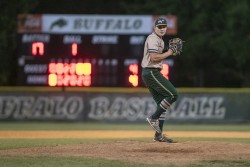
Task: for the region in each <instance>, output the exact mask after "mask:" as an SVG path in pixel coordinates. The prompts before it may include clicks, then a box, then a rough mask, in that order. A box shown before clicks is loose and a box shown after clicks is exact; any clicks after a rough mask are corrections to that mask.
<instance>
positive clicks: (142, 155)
mask: <svg viewBox="0 0 250 167" xmlns="http://www.w3.org/2000/svg"><path fill="white" fill-rule="evenodd" d="M3 155H5V156H6V155H8V156H9V155H15V156H20V155H22V156H84V157H101V158H105V159H110V160H120V161H125V162H136V163H145V164H166V163H167V164H170V163H173V164H179V165H180V164H190V163H196V162H199V161H204V160H242V159H250V144H246V143H231V142H207V141H206V142H200V141H199V142H194V141H192V142H180V143H174V144H168V143H159V142H157V143H153V142H145V141H117V142H111V143H92V144H71V145H58V146H46V147H36V148H19V149H9V150H0V156H3Z"/></svg>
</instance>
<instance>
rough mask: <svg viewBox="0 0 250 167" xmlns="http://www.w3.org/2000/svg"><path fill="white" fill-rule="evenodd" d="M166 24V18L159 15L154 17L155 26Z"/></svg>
mask: <svg viewBox="0 0 250 167" xmlns="http://www.w3.org/2000/svg"><path fill="white" fill-rule="evenodd" d="M160 25H161V26H167V20H166V19H164V18H162V17H159V18H158V19H156V21H155V26H160Z"/></svg>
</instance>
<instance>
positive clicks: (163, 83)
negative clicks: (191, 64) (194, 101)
mask: <svg viewBox="0 0 250 167" xmlns="http://www.w3.org/2000/svg"><path fill="white" fill-rule="evenodd" d="M166 30H167V21H166V19H164V18H158V19H157V20H156V21H155V24H154V31H153V32H152V33H151V34H150V35H149V36H148V37H147V39H146V41H145V45H144V55H143V59H142V62H141V66H142V68H143V69H142V79H143V82H144V83H145V85H146V86H147V88H148V89H149V91H150V93H151V95H152V96H153V99H154V101H155V102H156V104H157V109H156V111H155V112H154V114H153V115H151V116H150V117H148V118H147V119H146V120H147V121H148V123H149V124H150V125H151V126H152V128H153V129H154V130H155V131H156V132H155V136H154V141H159V142H167V143H174V142H175V141H174V140H172V139H170V138H168V137H166V136H165V135H164V134H162V131H163V124H164V120H165V116H166V114H165V113H166V110H167V109H168V108H169V107H170V105H171V104H172V103H174V102H175V101H176V100H177V97H178V94H177V91H176V89H175V87H174V86H173V85H172V83H171V82H170V81H169V80H167V79H166V78H165V77H164V76H163V75H162V74H161V73H160V71H161V69H162V61H163V60H164V59H166V58H167V57H169V56H171V55H173V54H174V49H168V50H167V51H166V52H164V53H163V49H164V41H163V39H162V37H163V36H164V35H165V33H166Z"/></svg>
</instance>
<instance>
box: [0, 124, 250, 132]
mask: <svg viewBox="0 0 250 167" xmlns="http://www.w3.org/2000/svg"><path fill="white" fill-rule="evenodd" d="M164 127H165V129H167V130H171V131H183V130H184V131H250V124H167V123H166V124H165V125H164ZM0 130H151V128H150V127H149V125H148V124H147V123H146V122H145V123H130V124H125V123H89V122H87V123H70V122H68V123H62V122H51V123H46V122H0Z"/></svg>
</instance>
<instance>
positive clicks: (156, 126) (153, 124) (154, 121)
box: [146, 117, 161, 133]
mask: <svg viewBox="0 0 250 167" xmlns="http://www.w3.org/2000/svg"><path fill="white" fill-rule="evenodd" d="M146 120H147V121H148V123H149V125H150V126H151V127H152V128H153V129H154V130H155V131H156V132H157V133H161V129H160V127H159V120H158V119H152V118H151V117H148V118H147V119H146Z"/></svg>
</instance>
